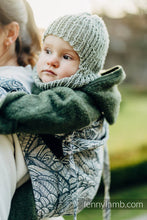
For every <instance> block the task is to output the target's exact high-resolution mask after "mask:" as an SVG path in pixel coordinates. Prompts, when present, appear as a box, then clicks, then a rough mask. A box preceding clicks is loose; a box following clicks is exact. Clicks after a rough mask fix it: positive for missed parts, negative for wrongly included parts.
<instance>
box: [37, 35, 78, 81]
mask: <svg viewBox="0 0 147 220" xmlns="http://www.w3.org/2000/svg"><path fill="white" fill-rule="evenodd" d="M79 64H80V58H79V56H78V54H77V53H76V52H75V51H74V49H73V48H72V47H71V46H70V45H69V43H68V42H66V41H64V40H63V39H61V38H59V37H56V36H53V35H49V36H47V37H46V38H45V41H44V43H43V49H42V52H41V54H40V56H39V60H38V62H37V72H38V75H39V78H40V79H41V80H42V82H44V83H47V82H50V81H53V80H58V79H62V78H64V77H70V76H71V75H73V74H75V73H76V72H77V70H78V68H79Z"/></svg>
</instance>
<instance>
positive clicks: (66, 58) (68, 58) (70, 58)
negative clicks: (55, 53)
mask: <svg viewBox="0 0 147 220" xmlns="http://www.w3.org/2000/svg"><path fill="white" fill-rule="evenodd" d="M63 58H64V59H65V60H72V57H71V56H69V55H66V54H65V55H64V56H63Z"/></svg>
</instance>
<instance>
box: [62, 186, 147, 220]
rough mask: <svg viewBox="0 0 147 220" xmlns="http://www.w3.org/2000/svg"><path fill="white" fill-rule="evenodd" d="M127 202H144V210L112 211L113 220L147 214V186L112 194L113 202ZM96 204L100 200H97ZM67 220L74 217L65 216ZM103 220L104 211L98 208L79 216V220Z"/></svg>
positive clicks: (124, 219)
mask: <svg viewBox="0 0 147 220" xmlns="http://www.w3.org/2000/svg"><path fill="white" fill-rule="evenodd" d="M115 199H117V201H119V200H123V199H125V200H127V201H128V202H133V201H138V200H139V201H143V203H144V204H145V208H144V209H131V210H130V209H112V210H111V220H128V219H129V218H133V217H136V216H139V215H142V214H145V213H146V214H147V185H143V186H139V187H133V188H131V189H125V190H123V191H120V192H117V193H113V194H111V201H115ZM94 201H95V202H96V201H98V198H95V200H94ZM64 218H65V220H73V217H72V216H64ZM89 219H90V220H98V219H99V220H102V219H103V218H102V210H100V209H98V208H85V209H84V210H83V211H82V212H81V213H79V214H78V220H89Z"/></svg>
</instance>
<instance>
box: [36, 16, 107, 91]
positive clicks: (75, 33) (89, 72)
mask: <svg viewBox="0 0 147 220" xmlns="http://www.w3.org/2000/svg"><path fill="white" fill-rule="evenodd" d="M48 35H55V36H58V37H60V38H62V39H63V40H65V41H67V42H68V43H69V44H70V45H71V46H72V47H73V49H74V50H75V51H76V52H77V53H78V55H79V57H80V65H79V69H78V71H77V72H76V73H75V74H74V75H72V76H70V77H66V78H64V79H60V80H55V81H52V82H49V83H44V84H45V85H42V86H43V88H44V89H47V88H52V87H55V86H68V87H71V88H77V87H81V86H83V85H86V84H88V83H89V82H90V81H92V80H94V79H96V78H98V72H99V71H100V70H101V69H102V68H103V65H104V61H105V58H106V54H107V51H108V46H109V36H108V32H107V28H106V26H105V23H104V22H103V20H102V19H101V18H100V17H99V16H97V15H91V14H89V13H81V14H74V15H65V16H63V17H59V18H58V19H56V20H55V21H53V22H52V23H51V24H50V25H49V27H48V28H47V30H46V31H45V33H44V36H43V40H45V38H46V37H47V36H48ZM35 82H36V83H37V84H38V83H39V79H37V77H36V79H35ZM40 82H41V81H40ZM39 84H40V83H39Z"/></svg>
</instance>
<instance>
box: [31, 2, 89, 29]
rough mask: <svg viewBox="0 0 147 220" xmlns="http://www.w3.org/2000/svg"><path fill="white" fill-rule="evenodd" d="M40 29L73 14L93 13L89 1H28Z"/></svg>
mask: <svg viewBox="0 0 147 220" xmlns="http://www.w3.org/2000/svg"><path fill="white" fill-rule="evenodd" d="M27 1H28V2H29V3H30V5H31V7H32V9H33V11H34V16H35V21H36V23H37V25H38V27H41V28H42V27H43V28H46V27H47V26H48V25H49V23H50V22H51V21H52V20H54V19H55V18H57V17H59V16H62V15H65V14H71V13H79V12H85V11H86V12H91V8H90V1H89V0H27Z"/></svg>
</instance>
